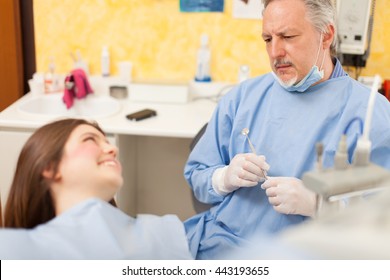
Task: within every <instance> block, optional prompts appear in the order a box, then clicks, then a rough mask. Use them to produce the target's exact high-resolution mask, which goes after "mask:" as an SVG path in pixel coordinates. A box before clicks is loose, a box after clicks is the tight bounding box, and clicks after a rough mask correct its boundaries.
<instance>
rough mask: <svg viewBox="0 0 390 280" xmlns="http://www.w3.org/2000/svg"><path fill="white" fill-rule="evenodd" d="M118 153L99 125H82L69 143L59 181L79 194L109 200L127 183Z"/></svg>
mask: <svg viewBox="0 0 390 280" xmlns="http://www.w3.org/2000/svg"><path fill="white" fill-rule="evenodd" d="M117 153H118V149H117V148H116V147H115V146H113V145H111V144H110V143H109V142H108V141H107V139H106V137H105V136H104V135H103V134H102V133H101V132H100V131H98V130H97V129H96V128H94V127H93V126H90V125H84V124H83V125H79V126H78V127H76V128H75V129H74V130H73V131H72V133H71V135H70V137H69V139H68V141H67V142H66V145H65V148H64V152H63V156H62V159H61V162H60V166H59V171H58V174H57V180H61V183H62V185H63V187H65V188H69V189H68V190H70V191H71V192H72V191H73V193H75V194H77V195H80V196H82V197H85V198H88V197H97V198H100V199H103V200H106V201H109V200H110V199H112V198H113V196H114V195H115V193H116V192H117V191H118V190H119V188H120V187H121V186H122V184H123V178H122V167H121V165H120V163H119V161H118V160H117V159H116V156H117ZM58 178H59V179H58ZM71 192H70V193H71Z"/></svg>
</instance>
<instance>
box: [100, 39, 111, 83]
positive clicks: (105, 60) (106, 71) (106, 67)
mask: <svg viewBox="0 0 390 280" xmlns="http://www.w3.org/2000/svg"><path fill="white" fill-rule="evenodd" d="M101 59H102V61H101V62H102V76H103V77H108V76H110V53H109V52H108V47H107V46H104V47H103V49H102V57H101Z"/></svg>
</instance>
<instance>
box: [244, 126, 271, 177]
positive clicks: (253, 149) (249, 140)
mask: <svg viewBox="0 0 390 280" xmlns="http://www.w3.org/2000/svg"><path fill="white" fill-rule="evenodd" d="M241 134H242V135H244V136H245V137H246V139H247V140H248V143H249V147H250V148H251V151H252V153H254V154H255V155H257V153H256V150H255V147H254V146H253V144H252V141H251V139H249V136H248V134H249V128H243V129H242V130H241ZM261 172H262V173H263V177H264V178H265V179H266V180H268V177H267V172H266V171H265V170H263V169H261Z"/></svg>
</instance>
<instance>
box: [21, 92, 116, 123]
mask: <svg viewBox="0 0 390 280" xmlns="http://www.w3.org/2000/svg"><path fill="white" fill-rule="evenodd" d="M62 96H63V94H62V93H51V94H47V95H41V96H35V97H32V98H30V99H27V100H26V101H25V102H23V103H21V104H20V105H19V107H18V110H19V112H21V113H24V114H28V115H35V116H51V117H53V116H58V117H61V116H67V117H90V118H104V117H109V116H111V115H114V114H116V113H118V112H119V110H120V109H121V105H120V103H119V101H118V100H116V99H114V98H112V97H110V96H95V95H94V94H89V95H87V97H86V98H83V99H74V103H73V106H72V107H71V108H70V109H66V106H65V103H64V102H63V101H62Z"/></svg>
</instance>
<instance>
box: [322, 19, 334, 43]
mask: <svg viewBox="0 0 390 280" xmlns="http://www.w3.org/2000/svg"><path fill="white" fill-rule="evenodd" d="M334 36H335V29H334V26H333V25H329V26H328V30H327V31H326V32H325V33H323V38H322V44H323V48H324V49H328V48H330V46H331V44H332V42H333V37H334Z"/></svg>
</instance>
